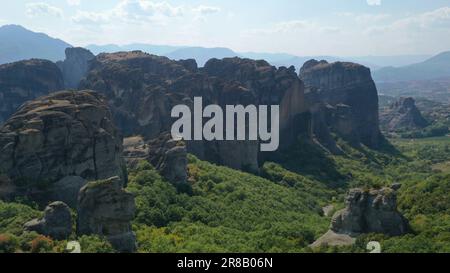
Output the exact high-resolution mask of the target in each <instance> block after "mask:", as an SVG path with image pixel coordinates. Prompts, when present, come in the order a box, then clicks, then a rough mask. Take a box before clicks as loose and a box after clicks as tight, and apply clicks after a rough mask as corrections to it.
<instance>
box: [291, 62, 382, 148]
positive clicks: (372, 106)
mask: <svg viewBox="0 0 450 273" xmlns="http://www.w3.org/2000/svg"><path fill="white" fill-rule="evenodd" d="M300 78H301V79H302V81H303V82H304V83H305V85H306V86H307V88H309V89H313V90H316V92H317V93H318V96H319V97H320V101H322V102H323V103H325V104H327V105H329V106H331V107H330V110H332V111H329V120H328V124H327V125H328V127H330V129H331V130H332V131H334V132H336V133H338V134H339V135H341V136H343V137H344V138H346V139H347V140H350V141H352V142H355V143H363V144H365V145H367V146H369V147H372V148H375V147H377V146H378V145H379V143H380V140H381V133H380V129H379V121H378V94H377V89H376V86H375V83H374V82H373V80H372V77H371V75H370V70H369V69H368V68H366V67H364V66H361V65H358V64H354V63H341V62H336V63H331V64H330V63H327V62H326V61H320V62H319V61H316V60H311V61H308V62H307V63H305V65H304V66H303V67H302V69H301V71H300Z"/></svg>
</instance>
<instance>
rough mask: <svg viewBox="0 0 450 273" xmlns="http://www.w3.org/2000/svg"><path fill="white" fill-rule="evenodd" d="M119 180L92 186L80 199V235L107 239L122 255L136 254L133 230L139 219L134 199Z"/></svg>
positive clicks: (78, 222)
mask: <svg viewBox="0 0 450 273" xmlns="http://www.w3.org/2000/svg"><path fill="white" fill-rule="evenodd" d="M120 184H121V180H120V178H119V177H113V178H110V179H108V180H103V181H96V182H90V183H88V184H87V185H86V186H84V187H83V188H82V189H81V190H80V194H79V197H78V218H77V233H78V235H91V234H97V235H101V236H105V237H106V238H108V240H109V241H110V242H111V244H112V245H113V247H114V248H115V249H116V250H118V251H121V252H134V251H135V250H136V236H135V235H134V233H133V231H132V229H131V221H132V220H133V219H134V215H135V210H136V207H135V203H134V196H133V195H132V194H130V193H127V192H125V191H124V190H123V189H121V187H120Z"/></svg>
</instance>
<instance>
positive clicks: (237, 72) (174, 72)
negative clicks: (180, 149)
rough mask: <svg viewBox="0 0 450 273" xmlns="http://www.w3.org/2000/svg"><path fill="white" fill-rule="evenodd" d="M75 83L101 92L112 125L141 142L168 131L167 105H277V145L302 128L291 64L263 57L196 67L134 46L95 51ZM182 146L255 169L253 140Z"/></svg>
mask: <svg viewBox="0 0 450 273" xmlns="http://www.w3.org/2000/svg"><path fill="white" fill-rule="evenodd" d="M80 87H81V88H89V89H93V90H97V91H99V92H101V93H103V94H105V95H106V96H107V98H108V100H109V105H110V107H111V109H112V111H113V114H114V117H115V121H116V123H117V125H118V126H119V127H120V128H121V129H122V130H123V131H124V132H125V135H127V136H133V135H142V136H143V137H144V139H145V140H146V141H151V140H152V139H156V138H158V137H159V136H160V135H161V134H165V133H166V132H169V131H170V128H171V126H172V124H173V122H174V120H173V119H172V118H170V114H171V110H172V107H173V106H175V105H178V104H185V105H188V106H190V107H192V105H193V98H194V97H202V99H203V104H204V105H210V104H217V105H220V106H223V107H224V106H225V105H238V104H240V105H244V106H247V105H250V104H253V105H261V104H264V105H280V122H281V124H280V130H281V145H282V146H285V147H288V146H289V145H290V144H291V143H292V142H294V141H295V140H296V136H297V135H298V134H299V133H301V132H306V131H308V128H309V127H308V122H309V120H308V117H307V115H305V113H307V110H308V109H307V107H306V105H305V101H304V97H303V91H304V87H303V84H302V82H301V81H300V80H299V78H298V75H296V73H295V69H294V68H293V67H291V68H279V69H277V68H275V67H273V66H270V65H269V64H268V63H267V62H265V61H254V60H249V59H240V58H227V59H223V60H217V59H212V60H210V61H209V62H208V63H207V64H206V65H205V67H204V68H202V69H198V68H197V66H196V65H195V63H194V61H193V60H188V61H172V60H169V59H168V58H165V57H158V56H154V55H149V54H145V53H142V52H139V51H134V52H120V53H114V54H100V55H99V56H97V57H96V58H95V60H94V61H93V62H92V69H91V71H90V72H89V73H88V75H87V77H86V79H85V80H83V81H82V83H81V86H80ZM186 144H187V149H188V151H189V152H190V153H193V154H195V155H196V156H198V157H199V158H200V159H203V160H208V161H211V162H214V163H217V164H222V165H225V166H229V167H232V168H236V169H245V170H250V171H257V170H258V167H259V163H260V162H259V143H258V141H256V142H251V141H250V142H244V141H242V142H239V141H229V142H227V143H225V142H224V141H211V142H206V141H192V142H188V143H186Z"/></svg>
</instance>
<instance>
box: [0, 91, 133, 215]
mask: <svg viewBox="0 0 450 273" xmlns="http://www.w3.org/2000/svg"><path fill="white" fill-rule="evenodd" d="M0 170H1V172H2V173H4V174H6V175H7V176H8V177H9V178H10V179H11V180H12V181H13V182H14V183H15V185H16V188H17V189H16V192H15V194H17V195H28V196H29V197H31V196H36V198H37V199H41V200H42V202H43V203H46V202H48V201H53V200H55V199H53V198H55V196H56V195H57V197H58V199H56V200H61V201H64V202H66V203H68V204H69V205H72V206H73V204H74V203H75V200H76V195H77V194H78V191H79V189H80V187H81V186H83V185H84V184H85V183H86V181H87V180H97V179H104V178H109V177H112V176H119V177H120V180H121V181H122V182H121V183H122V184H125V183H126V168H125V164H124V161H123V159H122V137H121V135H120V134H119V132H118V131H117V129H116V128H115V127H114V125H113V123H112V116H111V113H110V111H109V109H108V107H107V104H106V103H105V102H104V99H103V97H102V96H100V95H99V94H97V93H95V92H92V91H77V92H71V91H62V92H57V93H54V94H52V95H49V96H46V97H40V98H38V99H36V100H34V101H30V102H28V103H26V104H24V105H23V106H22V107H21V108H20V109H19V110H18V112H16V113H15V114H14V116H13V117H11V118H10V119H9V120H8V121H7V122H6V123H5V124H4V126H3V128H1V129H0ZM52 199H53V200H52Z"/></svg>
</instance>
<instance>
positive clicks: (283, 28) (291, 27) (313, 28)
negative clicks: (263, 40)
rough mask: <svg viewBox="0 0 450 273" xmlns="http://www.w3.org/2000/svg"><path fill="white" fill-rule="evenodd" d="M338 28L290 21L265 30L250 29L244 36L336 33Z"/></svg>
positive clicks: (302, 21)
mask: <svg viewBox="0 0 450 273" xmlns="http://www.w3.org/2000/svg"><path fill="white" fill-rule="evenodd" d="M338 31H339V28H338V27H332V26H322V25H320V24H318V23H315V22H312V21H307V20H291V21H284V22H278V23H276V24H274V25H272V26H269V27H267V28H258V29H250V30H247V31H245V32H244V33H245V34H248V35H253V34H283V33H284V34H289V33H296V32H321V33H324V32H338Z"/></svg>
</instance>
